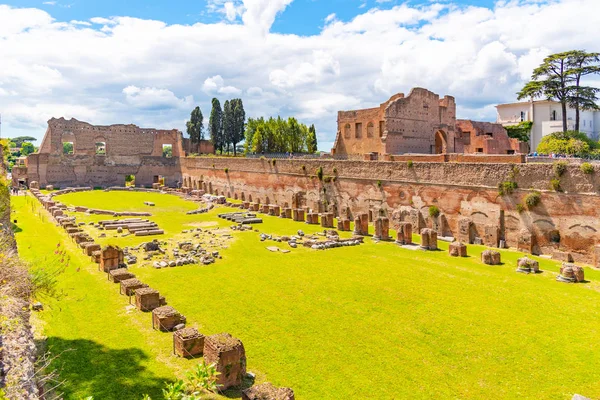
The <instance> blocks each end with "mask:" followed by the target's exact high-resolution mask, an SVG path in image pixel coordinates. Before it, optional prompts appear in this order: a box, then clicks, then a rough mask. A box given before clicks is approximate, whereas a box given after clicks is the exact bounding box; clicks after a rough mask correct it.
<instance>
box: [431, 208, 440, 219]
mask: <svg viewBox="0 0 600 400" xmlns="http://www.w3.org/2000/svg"><path fill="white" fill-rule="evenodd" d="M429 216H430V217H431V218H437V217H439V216H440V209H439V208H438V206H429Z"/></svg>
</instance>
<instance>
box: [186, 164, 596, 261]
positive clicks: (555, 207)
mask: <svg viewBox="0 0 600 400" xmlns="http://www.w3.org/2000/svg"><path fill="white" fill-rule="evenodd" d="M213 165H214V167H213ZM181 167H182V174H183V182H184V184H185V185H187V186H190V187H193V188H199V189H204V190H207V191H212V192H213V193H218V194H224V195H226V196H231V197H237V198H238V199H244V200H246V201H251V202H259V203H266V204H269V203H277V204H279V205H281V206H285V205H286V204H287V205H288V206H290V207H294V208H296V207H302V206H308V207H310V208H312V209H314V210H317V211H320V212H324V211H330V212H333V213H334V214H335V215H336V216H344V217H349V218H351V217H352V216H353V215H356V214H358V213H361V212H368V213H369V214H370V216H371V217H372V218H373V217H374V218H376V217H377V216H378V215H380V214H386V215H387V216H388V217H389V218H390V219H391V224H392V226H394V225H395V224H397V223H398V222H400V221H410V222H412V223H413V226H414V228H416V229H415V230H414V231H415V232H418V231H419V230H417V229H420V228H422V227H432V228H435V229H436V230H437V231H438V232H439V233H440V234H441V235H452V236H454V237H457V238H459V239H460V240H462V241H464V242H468V241H470V242H472V241H474V240H475V239H477V238H480V239H481V240H482V241H483V242H484V243H486V244H488V245H492V246H493V245H496V246H497V245H498V244H499V241H500V240H505V241H506V243H507V245H509V246H511V247H518V246H519V247H520V248H521V249H523V250H526V249H529V250H532V251H533V252H534V253H543V254H551V253H552V252H553V251H554V250H556V249H560V250H564V251H569V252H572V253H573V256H574V258H575V259H576V260H579V261H587V262H590V263H592V262H595V260H594V258H595V257H594V253H595V247H596V244H597V243H598V242H599V241H600V235H599V234H598V232H599V231H600V220H599V219H598V217H599V215H600V197H599V196H598V194H597V190H598V188H599V187H600V186H599V185H600V179H599V178H598V176H597V174H592V175H588V174H584V173H582V172H581V171H580V169H579V167H578V166H575V165H573V166H569V168H568V170H567V172H566V173H565V174H564V175H563V177H562V178H561V187H562V189H563V192H562V193H557V192H552V191H548V190H547V189H548V187H549V182H550V180H551V179H553V178H554V171H553V169H552V165H548V164H520V165H519V166H518V169H519V171H518V173H516V177H515V180H516V182H517V183H518V187H519V188H527V189H525V190H522V189H517V190H515V191H514V192H513V193H512V194H511V195H508V196H500V195H499V194H498V184H499V183H500V182H503V181H506V180H508V179H509V177H510V176H511V172H512V173H513V174H514V172H513V168H514V165H511V164H468V163H414V164H413V165H412V167H409V166H408V164H407V163H399V162H382V161H377V162H369V161H334V160H277V162H276V164H275V165H273V164H272V163H271V162H269V160H257V159H231V158H210V159H207V158H185V159H182V161H181ZM303 167H304V169H303ZM319 167H322V168H323V171H324V175H325V177H324V181H320V180H319V179H318V178H317V177H316V171H317V169H318V168H319ZM225 168H227V170H228V173H225ZM334 170H335V171H337V173H335V172H334ZM334 177H335V179H334ZM378 181H381V186H380V185H378ZM532 190H539V191H540V192H541V193H542V195H541V198H542V200H541V203H540V204H539V205H537V206H536V207H534V208H533V209H532V210H526V211H523V212H518V211H517V204H522V203H524V200H523V198H524V196H525V195H527V194H528V193H530V192H531V191H532ZM431 205H436V206H437V207H438V208H439V209H440V211H441V215H440V216H439V217H438V218H435V219H434V218H431V217H430V216H429V207H430V206H431ZM461 227H462V230H461ZM530 236H531V238H530Z"/></svg>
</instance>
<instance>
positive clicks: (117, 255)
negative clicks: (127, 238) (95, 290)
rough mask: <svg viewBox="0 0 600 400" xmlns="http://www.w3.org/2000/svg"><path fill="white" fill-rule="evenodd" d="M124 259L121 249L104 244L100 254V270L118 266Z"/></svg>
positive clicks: (106, 270)
mask: <svg viewBox="0 0 600 400" xmlns="http://www.w3.org/2000/svg"><path fill="white" fill-rule="evenodd" d="M124 260H125V256H124V254H123V250H121V249H120V248H119V247H117V246H106V247H105V248H103V249H102V250H101V254H100V271H104V272H108V271H110V270H111V269H117V268H119V267H120V266H121V265H122V264H123V263H124Z"/></svg>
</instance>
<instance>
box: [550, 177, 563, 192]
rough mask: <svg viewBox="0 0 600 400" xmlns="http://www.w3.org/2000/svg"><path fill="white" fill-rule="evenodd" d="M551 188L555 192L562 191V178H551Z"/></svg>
mask: <svg viewBox="0 0 600 400" xmlns="http://www.w3.org/2000/svg"><path fill="white" fill-rule="evenodd" d="M550 189H552V190H554V191H555V192H560V191H561V190H562V189H561V187H560V179H557V178H554V179H550Z"/></svg>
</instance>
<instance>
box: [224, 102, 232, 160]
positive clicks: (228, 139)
mask: <svg viewBox="0 0 600 400" xmlns="http://www.w3.org/2000/svg"><path fill="white" fill-rule="evenodd" d="M231 106H232V102H231V101H229V100H226V101H225V104H224V105H223V143H224V144H225V147H226V148H227V152H228V153H229V144H230V143H232V142H233V130H234V120H233V109H232V107H231Z"/></svg>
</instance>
